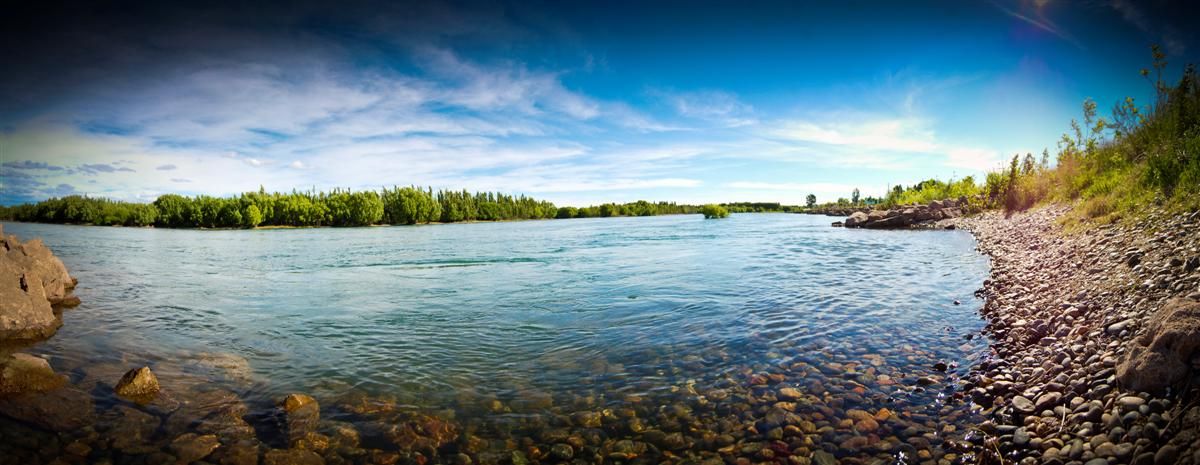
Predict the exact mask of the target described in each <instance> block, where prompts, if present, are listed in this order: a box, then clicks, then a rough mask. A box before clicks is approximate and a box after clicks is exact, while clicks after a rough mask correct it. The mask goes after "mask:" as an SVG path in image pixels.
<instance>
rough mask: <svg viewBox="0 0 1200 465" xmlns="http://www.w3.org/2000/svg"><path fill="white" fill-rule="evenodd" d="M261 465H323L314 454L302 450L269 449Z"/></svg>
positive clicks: (323, 461)
mask: <svg viewBox="0 0 1200 465" xmlns="http://www.w3.org/2000/svg"><path fill="white" fill-rule="evenodd" d="M262 463H263V465H325V460H324V459H322V458H321V456H320V455H317V453H316V452H313V451H310V450H303V449H271V450H269V451H267V453H266V454H264V455H263V460H262Z"/></svg>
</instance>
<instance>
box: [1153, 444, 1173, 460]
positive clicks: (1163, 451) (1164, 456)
mask: <svg viewBox="0 0 1200 465" xmlns="http://www.w3.org/2000/svg"><path fill="white" fill-rule="evenodd" d="M1178 459H1179V449H1178V448H1177V447H1175V446H1172V445H1165V446H1162V447H1160V448H1159V449H1158V452H1156V453H1155V454H1154V465H1174V464H1175V463H1176V460H1178Z"/></svg>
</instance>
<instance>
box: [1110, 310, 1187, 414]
mask: <svg viewBox="0 0 1200 465" xmlns="http://www.w3.org/2000/svg"><path fill="white" fill-rule="evenodd" d="M1196 354H1200V302H1195V301H1193V300H1190V299H1175V300H1171V301H1169V302H1167V303H1166V304H1165V305H1163V307H1162V308H1161V309H1159V310H1158V311H1157V312H1155V313H1154V315H1153V316H1152V317H1150V319H1149V320H1148V324H1147V327H1146V329H1145V331H1144V332H1143V333H1142V334H1141V335H1140V336H1139V337H1138V338H1137V340H1136V341H1135V343H1134V344H1131V345H1130V347H1129V350H1128V352H1127V353H1126V356H1125V358H1124V360H1123V361H1122V362H1121V364H1120V365H1118V366H1117V372H1116V374H1117V380H1118V381H1120V382H1121V384H1123V385H1125V386H1128V387H1129V388H1131V389H1133V390H1136V391H1147V392H1159V391H1162V390H1164V389H1166V388H1167V387H1169V386H1171V385H1172V384H1175V383H1178V382H1181V381H1183V380H1184V379H1186V378H1187V376H1188V374H1189V372H1190V369H1191V360H1192V357H1193V356H1194V355H1196Z"/></svg>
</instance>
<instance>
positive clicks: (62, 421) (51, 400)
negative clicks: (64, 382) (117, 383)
mask: <svg viewBox="0 0 1200 465" xmlns="http://www.w3.org/2000/svg"><path fill="white" fill-rule="evenodd" d="M0 415H4V416H6V417H9V418H12V419H14V420H19V421H22V422H25V423H29V424H31V425H35V426H38V427H40V428H42V429H45V430H49V431H60V432H67V431H74V430H77V429H79V428H82V427H84V426H87V425H90V424H92V423H93V422H94V421H95V411H94V410H93V404H92V396H91V395H89V394H88V393H86V392H83V391H80V390H78V389H75V388H72V387H69V386H67V387H62V388H58V389H55V390H52V391H47V392H33V393H26V394H22V395H19V396H13V397H6V398H0Z"/></svg>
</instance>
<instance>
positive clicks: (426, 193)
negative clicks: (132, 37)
mask: <svg viewBox="0 0 1200 465" xmlns="http://www.w3.org/2000/svg"><path fill="white" fill-rule="evenodd" d="M557 212H558V210H557V209H556V208H555V206H554V204H552V203H550V202H547V201H542V200H536V199H533V198H530V197H526V196H523V195H522V196H512V195H506V194H501V193H497V192H476V193H471V192H467V191H450V190H442V191H436V192H435V191H433V190H432V189H420V188H417V187H394V188H391V189H388V188H384V189H381V190H380V191H378V192H376V191H371V190H364V191H351V190H344V189H335V190H334V191H332V192H328V193H326V192H297V191H293V192H291V193H279V192H272V193H267V192H266V191H264V190H263V189H261V188H260V189H259V190H258V191H257V192H246V193H243V194H241V195H239V196H236V197H212V196H207V195H198V196H194V197H186V196H182V195H178V194H165V195H162V196H160V197H158V198H157V199H156V200H155V201H154V202H152V203H148V204H146V203H135V202H121V201H115V200H109V199H105V198H93V197H86V196H80V195H72V196H67V197H62V198H52V199H47V200H43V201H41V202H37V203H32V204H24V205H17V206H13V207H0V218H2V219H9V220H16V221H29V222H39V223H59V224H91V225H102V226H157V227H162V228H253V227H258V226H368V225H374V224H420V223H435V222H442V223H455V222H461V221H501V220H518V219H520V220H526V219H543V218H553V217H554V216H555V214H556V213H557Z"/></svg>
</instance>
